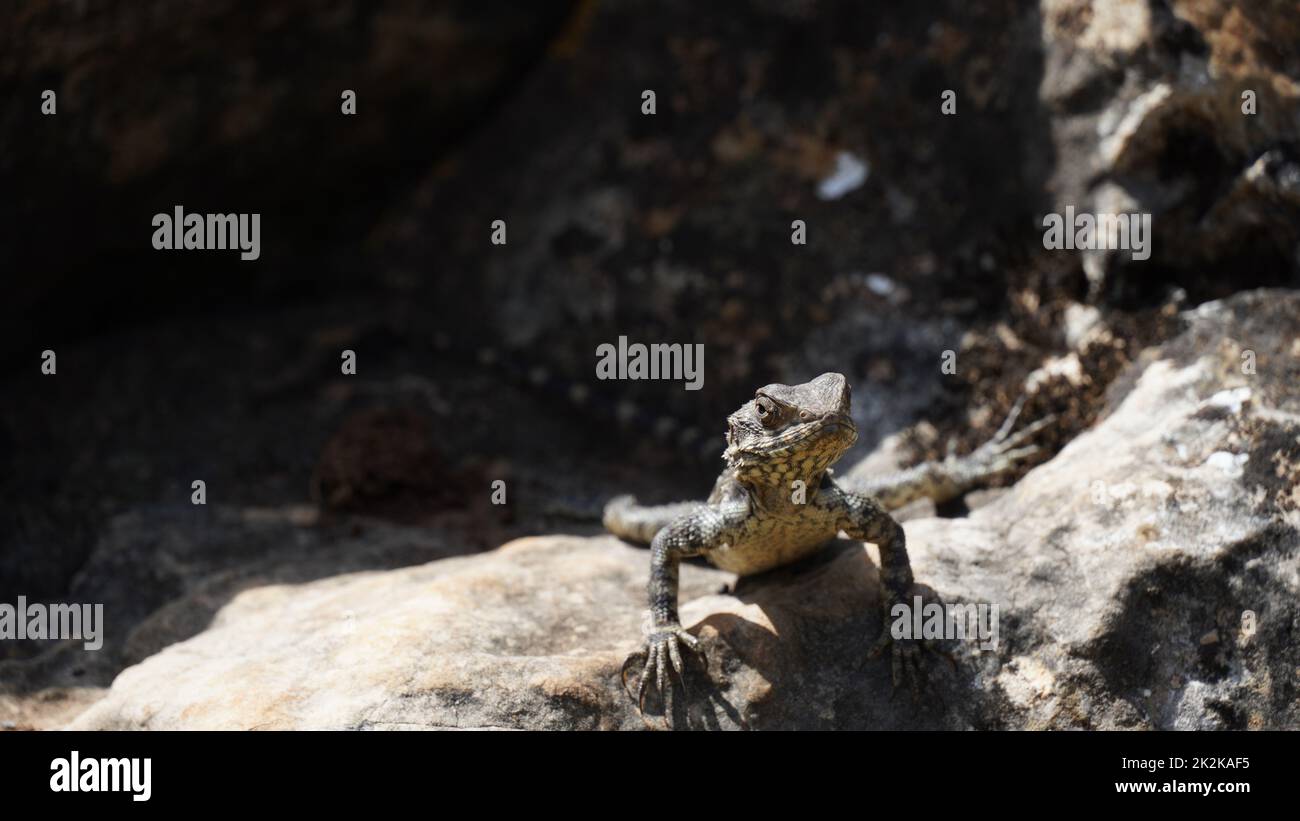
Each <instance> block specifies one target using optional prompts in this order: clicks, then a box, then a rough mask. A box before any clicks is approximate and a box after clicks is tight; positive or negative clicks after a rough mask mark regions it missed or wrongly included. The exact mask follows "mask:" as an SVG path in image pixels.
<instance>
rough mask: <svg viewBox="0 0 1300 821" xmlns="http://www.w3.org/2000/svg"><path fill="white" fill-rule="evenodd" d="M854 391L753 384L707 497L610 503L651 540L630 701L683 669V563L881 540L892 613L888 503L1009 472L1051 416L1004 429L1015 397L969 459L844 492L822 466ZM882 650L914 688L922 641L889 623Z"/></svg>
mask: <svg viewBox="0 0 1300 821" xmlns="http://www.w3.org/2000/svg"><path fill="white" fill-rule="evenodd" d="M850 397H851V391H850V388H849V384H848V381H847V380H846V379H845V378H844V377H843V376H842V375H841V374H837V373H826V374H822V375H821V376H819V377H817V378H816V379H814V380H812V381H811V382H807V383H804V384H802V385H775V384H774V385H767V386H766V387H763V388H760V389H759V390H758V391H757V392H756V393H755V394H754V398H753V399H752V400H750V401H749V402H746V403H745V404H744V405H743V406H742V407H741V408H740V409H739V410H737V411H736V412H735V413H733V414H732V415H731V416H730V417H728V419H727V449H726V452H725V453H724V454H723V459H724V460H725V462H726V468H725V469H724V470H723V472H722V475H721V476H719V477H718V481H717V483H716V484H715V485H714V488H713V492H712V493H711V494H710V495H709V498H708V500H707V501H706V502H702V503H700V502H680V503H676V504H671V505H659V506H654V507H643V506H640V505H638V504H637V503H636V501H635V500H634V499H632V498H631V497H628V496H622V497H619V498H616V499H614V500H612V501H611V502H610V503H609V504H608V505H607V506H606V508H605V512H604V523H605V527H606V529H608V530H609V531H610V532H611V533H613V534H615V535H617V536H620V537H622V538H625V539H629V540H631V541H637V542H642V543H649V545H650V583H649V598H650V613H651V617H652V624H651V627H650V630H649V634H648V635H647V636H646V640H645V649H644V655H645V662H644V667H643V669H642V673H641V679H640V683H639V685H638V688H637V703H638V707H640V706H642V705H643V703H644V696H645V694H646V692H647V686H648V684H649V683H650V682H651V681H654V682H655V684H656V686H657V687H658V688H659V690H660V692H661V693H662V692H664V688H665V686H666V684H667V683H668V676H669V668H670V667H671V669H672V670H674V671H676V673H677V674H678V675H679V676H680V675H681V672H682V656H681V645H683V644H684V645H686V646H687V647H689V648H691V649H696V648H697V640H696V638H695V637H694V636H693V635H691V634H690V633H688V632H687V631H686V630H685V629H683V627H682V626H681V623H680V621H679V619H678V615H677V586H678V568H679V565H680V564H681V561H682V559H684V558H687V557H690V556H704V557H705V558H706V559H707V560H708V561H709V562H710V563H712V564H714V565H716V566H717V567H720V568H722V569H723V570H728V571H731V572H733V573H736V574H738V575H741V576H745V575H751V574H754V573H761V572H763V571H765V570H770V569H772V568H775V567H780V566H782V565H785V564H789V563H791V562H794V561H797V560H799V559H801V558H803V557H805V556H808V555H810V554H811V553H813V552H815V551H817V550H819V549H821V547H822V546H824V545H825V544H827V543H829V542H830V541H831V540H832V539H834V538H835V536H836V535H837V534H838V533H839V532H840V531H843V532H844V533H846V534H847V535H848V536H849V537H850V538H854V539H861V540H863V541H867V542H871V543H873V544H875V545H876V546H877V547H878V548H879V551H880V578H881V582H882V585H883V587H884V596H883V598H882V602H883V605H884V612H885V613H886V614H888V613H889V612H890V608H892V607H893V605H894V604H896V603H899V602H908V601H909V596H910V593H911V589H912V584H913V579H912V569H911V566H910V564H909V563H908V558H907V546H906V537H905V536H904V533H903V528H902V527H901V526H900V525H899V524H898V522H896V521H895V520H894V518H893V517H892V516H890V514H889V512H888V511H889V510H892V509H896V508H898V507H901V506H903V505H905V504H907V503H908V502H911V501H913V500H915V499H918V498H922V497H929V498H931V499H934V500H935V501H936V502H943V501H947V500H949V499H952V498H955V497H956V496H958V495H960V494H962V493H964V492H966V491H967V490H970V489H972V488H974V487H977V486H979V485H980V484H983V483H985V482H987V481H988V480H990V479H992V478H994V477H995V476H997V475H999V474H1002V473H1004V472H1006V471H1008V470H1010V469H1012V468H1013V467H1015V466H1016V465H1017V464H1018V463H1019V462H1020V461H1021V460H1022V459H1023V458H1024V457H1026V456H1028V455H1030V454H1032V453H1033V452H1034V451H1035V450H1036V448H1035V447H1034V446H1032V445H1024V444H1023V443H1025V442H1026V441H1027V440H1028V438H1029V437H1030V436H1032V435H1033V434H1034V433H1035V432H1036V431H1038V430H1039V429H1041V428H1042V427H1043V426H1044V425H1046V424H1047V423H1049V422H1050V421H1051V420H1050V419H1043V420H1040V421H1038V422H1036V423H1034V424H1033V425H1030V426H1028V427H1026V428H1024V429H1023V430H1021V431H1018V432H1017V433H1016V434H1015V435H1014V436H1012V435H1009V434H1010V431H1011V428H1012V426H1013V425H1014V423H1015V419H1016V416H1017V415H1018V413H1019V409H1020V405H1017V406H1016V408H1015V409H1014V410H1013V411H1012V413H1011V415H1010V416H1009V417H1008V418H1007V420H1006V422H1005V423H1004V424H1003V425H1002V428H1001V429H1000V430H999V431H998V432H997V435H996V436H994V438H993V439H992V440H991V441H989V442H988V443H986V444H985V445H984V446H983V447H981V448H979V449H978V450H976V451H975V452H974V453H972V454H970V455H969V456H966V457H962V458H957V457H954V456H949V457H948V458H947V459H945V460H944V461H942V462H928V463H925V464H922V465H918V466H916V467H914V468H911V469H908V470H905V471H901V472H899V473H895V474H892V475H889V476H884V477H881V478H879V479H878V480H876V481H874V482H872V483H871V484H870V485H869V486H866V487H863V488H860V489H855V490H846V489H844V488H841V487H840V486H839V485H837V484H836V483H835V481H834V480H833V479H832V478H831V474H830V470H829V468H830V466H831V465H832V464H834V463H835V461H836V460H838V459H839V458H840V456H842V455H843V454H844V452H845V451H846V450H848V449H849V447H850V446H852V445H853V443H854V442H855V441H856V440H857V428H856V427H855V426H854V424H853V420H852V418H851V417H850V416H849V404H850ZM799 482H802V483H803V484H802V485H799V484H797V483H799ZM801 490H802V492H801ZM887 623H888V622H886V624H887ZM886 648H889V649H891V650H892V652H891V658H892V663H893V664H892V669H893V680H894V685H895V686H898V684H899V683H900V682H901V680H902V679H903V678H905V677H906V678H909V679H910V682H909V683H910V684H911V685H912V688H913V692H914V694H915V693H916V692H917V683H918V682H917V678H918V677H919V674H920V665H919V654H920V647H919V646H918V644H917V643H916V642H915V641H911V640H904V641H894V640H893V639H892V637H891V636H890V633H889V630H888V628H887V627H886V628H885V629H884V630H882V631H881V636H880V638H879V639H878V640H877V641H876V644H875V645H874V646H873V648H872V651H871V654H872V656H875V655H878V654H880V653H882V652H884V650H885V649H886ZM636 658H639V655H634V656H633V657H632V658H630V659H629V663H630V662H632V661H633V660H634V659H636ZM625 669H626V667H625Z"/></svg>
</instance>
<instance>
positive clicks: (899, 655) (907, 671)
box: [819, 484, 924, 700]
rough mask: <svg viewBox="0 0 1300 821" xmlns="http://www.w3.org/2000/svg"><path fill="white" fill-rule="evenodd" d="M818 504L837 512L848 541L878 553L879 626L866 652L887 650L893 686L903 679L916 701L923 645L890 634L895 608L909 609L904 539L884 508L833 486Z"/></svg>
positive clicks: (875, 653) (921, 675)
mask: <svg viewBox="0 0 1300 821" xmlns="http://www.w3.org/2000/svg"><path fill="white" fill-rule="evenodd" d="M819 502H821V503H822V504H825V505H827V506H828V507H830V509H832V510H833V511H835V512H836V513H837V519H838V526H839V528H840V529H841V530H843V531H844V532H845V533H846V534H848V536H849V538H852V539H861V540H862V541H864V542H871V543H872V544H874V545H876V547H877V548H879V550H880V582H881V586H882V587H883V588H884V589H883V594H884V595H883V597H882V598H881V603H882V607H881V611H882V622H881V623H882V626H881V631H880V636H879V638H877V639H876V642H875V644H874V645H872V648H871V651H870V652H869V654H868V655H869V657H870V658H876V657H878V656H880V655H881V654H882V653H883V652H884V651H885V650H886V649H888V650H890V651H891V652H890V659H891V672H892V680H893V684H894V687H898V686H899V684H900V683H902V682H903V680H904V679H906V680H907V681H908V685H909V687H910V689H911V691H912V697H913V699H917V700H919V698H920V682H921V681H922V680H924V673H923V672H922V669H921V651H922V648H923V647H924V645H923V644H922V642H920V641H918V640H917V639H914V638H913V639H895V638H894V637H893V635H892V634H891V632H890V626H889V625H890V620H891V619H892V618H893V616H892V611H893V609H894V607H895V605H898V604H907V605H908V606H909V607H910V606H911V602H910V601H909V596H910V595H911V593H912V585H913V582H914V580H913V578H912V566H911V563H910V562H909V561H908V558H907V536H906V535H905V534H904V532H903V526H902V525H900V524H899V523H898V522H897V521H896V520H895V519H894V517H893V516H890V515H889V512H888V511H886V510H885V508H884V506H883V505H882V504H881V503H880V502H879V501H877V500H876V499H874V498H872V497H871V496H864V495H862V494H859V493H850V492H848V491H845V490H842V489H840V488H839V487H838V486H836V485H834V484H830V485H829V486H828V487H823V489H822V491H821V493H820V494H819Z"/></svg>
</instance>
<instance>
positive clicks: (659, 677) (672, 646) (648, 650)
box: [621, 624, 700, 715]
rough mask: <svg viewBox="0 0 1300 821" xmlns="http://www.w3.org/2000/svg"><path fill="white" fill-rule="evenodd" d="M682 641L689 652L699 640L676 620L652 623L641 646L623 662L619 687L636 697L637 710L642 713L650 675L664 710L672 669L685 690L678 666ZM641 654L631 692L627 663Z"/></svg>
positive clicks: (696, 647)
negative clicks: (661, 624) (638, 670)
mask: <svg viewBox="0 0 1300 821" xmlns="http://www.w3.org/2000/svg"><path fill="white" fill-rule="evenodd" d="M683 644H684V645H686V647H688V648H689V649H690V650H691V651H692V652H696V653H698V652H699V646H700V640H699V639H697V638H695V636H692V635H691V634H690V633H688V632H686V630H685V628H683V627H682V626H681V625H680V624H673V625H664V626H661V627H655V628H654V629H653V630H652V631H651V632H650V634H649V635H648V636H647V637H646V641H645V648H644V649H643V650H641V651H639V652H636V653H633V654H632V655H630V656H628V657H627V661H624V662H623V671H622V674H621V678H622V680H623V689H624V691H626V692H627V694H628V695H629V696H631V697H632V698H633V699H634V700H635V701H636V708H637V711H638V712H640V713H641V714H642V715H644V714H645V697H646V693H647V692H649V684H650V681H651V679H652V678H653V679H654V682H655V687H656V688H658V690H659V695H660V698H663V699H664V706H665V713H666V712H667V700H668V698H669V692H670V691H669V685H670V684H671V673H670V672H669V665H671V666H672V671H673V672H675V673H676V674H677V680H678V681H680V682H681V684H682V691H683V693H686V692H687V691H686V677H685V675H684V670H683V666H682V650H681V645H683ZM642 656H644V657H645V661H644V664H643V666H642V668H641V680H640V681H639V682H638V683H637V688H636V694H635V695H633V693H632V691H631V689H630V688H629V687H628V686H627V673H628V669H629V667H631V666H633V662H634V661H638V660H640V659H641V657H642Z"/></svg>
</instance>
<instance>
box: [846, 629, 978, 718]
mask: <svg viewBox="0 0 1300 821" xmlns="http://www.w3.org/2000/svg"><path fill="white" fill-rule="evenodd" d="M885 650H889V651H890V654H889V655H890V663H891V680H892V681H893V692H894V693H895V694H897V692H898V688H899V686H900V685H902V684H904V683H906V685H907V688H908V691H909V692H910V693H911V696H912V703H913V704H919V703H920V702H921V700H922V699H921V696H922V691H923V690H933V688H932V687H930V686H929V685H930V684H931V680H930V677H929V676H928V675H926V672H925V667H924V666H923V663H922V659H924V658H925V657H926V654H927V653H932V654H934V655H937V656H940V657H942V658H944V659H945V660H947V662H948V664H949V665H950V666H951V667H952V673H953V675H954V676H955V675H957V659H956V658H954V657H953V655H952V653H950V652H948V651H947V650H945V649H943V648H941V647H940V646H939V645H938V644H937V643H936V642H934V641H932V640H927V639H896V638H894V637H893V636H892V635H890V632H889V626H888V624H886V625H885V628H884V629H883V630H881V632H880V638H878V639H876V643H875V644H873V645H872V646H871V650H870V651H869V652H868V653H867V658H869V659H876V658H880V656H881V655H883V654H884V652H885ZM935 695H936V696H937V695H938V694H937V692H936V693H935Z"/></svg>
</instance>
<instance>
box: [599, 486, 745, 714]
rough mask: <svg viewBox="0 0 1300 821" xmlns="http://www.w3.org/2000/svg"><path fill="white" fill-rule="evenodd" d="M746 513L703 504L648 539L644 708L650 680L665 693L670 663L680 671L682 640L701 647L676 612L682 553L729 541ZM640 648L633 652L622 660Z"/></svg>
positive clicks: (640, 692)
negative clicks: (648, 623) (648, 611)
mask: <svg viewBox="0 0 1300 821" xmlns="http://www.w3.org/2000/svg"><path fill="white" fill-rule="evenodd" d="M746 513H747V509H745V508H744V507H743V506H741V505H727V506H721V507H718V506H713V505H702V506H700V507H698V508H696V509H695V510H693V511H692V512H690V513H688V514H686V515H684V516H681V517H679V518H677V519H675V520H674V521H673V522H672V523H671V524H669V525H668V526H667V527H665V528H663V529H661V530H660V531H659V532H658V533H656V534H655V536H654V540H653V541H652V542H651V543H650V582H649V585H648V586H647V592H648V593H649V599H650V617H651V626H650V631H649V633H648V635H647V636H646V639H645V646H644V649H643V653H644V655H645V664H644V666H643V668H642V670H641V681H640V683H639V684H638V685H637V692H636V702H637V709H638V710H641V711H642V712H644V703H645V695H646V692H647V685H648V684H649V682H650V681H651V679H653V680H654V682H655V685H656V686H657V687H658V689H659V692H660V694H661V695H662V694H665V693H666V689H665V688H666V686H667V684H668V668H669V666H670V665H671V666H672V669H673V670H674V671H676V673H677V675H678V677H679V678H680V677H681V676H682V654H681V645H683V644H685V645H686V646H687V647H689V648H690V649H692V650H696V649H698V644H699V642H698V640H697V639H696V638H695V636H692V635H691V634H690V633H688V632H686V630H685V629H684V628H683V627H682V625H681V621H680V620H679V618H678V615H677V588H678V576H679V574H680V569H681V562H682V559H684V558H687V557H689V556H699V555H701V554H704V553H707V552H709V551H710V550H713V549H714V548H717V547H720V546H721V545H723V544H725V543H727V541H728V540H729V539H730V538H731V536H732V535H733V534H732V532H731V531H732V530H733V529H734V528H735V527H736V525H737V524H738V523H739V522H740V521H741V520H743V518H744V516H745V515H746ZM639 655H641V654H633V655H632V656H630V657H629V658H628V660H627V662H626V663H624V665H623V669H624V672H625V673H626V671H627V667H628V664H630V663H632V661H633V660H634V659H636V658H638V656H639Z"/></svg>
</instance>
